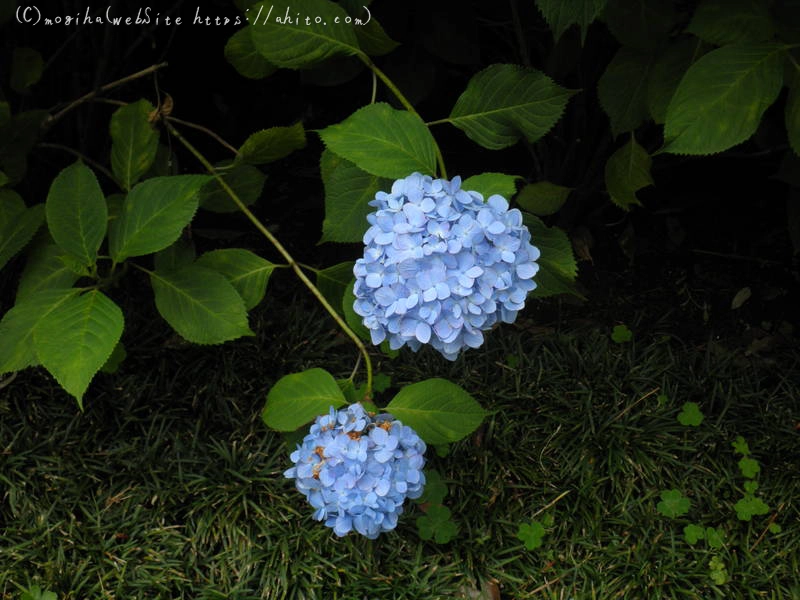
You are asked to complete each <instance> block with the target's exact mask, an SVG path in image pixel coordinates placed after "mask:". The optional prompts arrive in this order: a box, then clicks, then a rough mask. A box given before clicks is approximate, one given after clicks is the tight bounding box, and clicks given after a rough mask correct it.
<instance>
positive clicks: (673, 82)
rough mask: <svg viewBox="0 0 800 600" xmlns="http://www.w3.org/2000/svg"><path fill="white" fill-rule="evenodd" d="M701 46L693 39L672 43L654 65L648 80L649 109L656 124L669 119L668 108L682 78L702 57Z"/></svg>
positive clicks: (682, 39) (678, 40)
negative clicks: (697, 59)
mask: <svg viewBox="0 0 800 600" xmlns="http://www.w3.org/2000/svg"><path fill="white" fill-rule="evenodd" d="M699 46H700V44H699V42H698V41H697V40H695V39H693V38H679V39H677V40H675V41H673V42H671V43H670V45H669V46H667V48H666V49H665V50H664V52H663V53H661V54H660V55H659V56H658V58H657V59H656V61H655V63H654V64H653V69H652V71H651V72H650V77H649V78H648V80H647V107H648V109H649V111H650V116H651V117H652V118H653V120H654V121H655V122H656V123H659V124H661V123H664V120H665V119H666V118H667V107H668V106H669V102H670V100H671V99H672V96H674V95H675V90H676V89H678V84H679V83H680V82H681V78H682V77H683V76H684V74H685V73H686V70H687V69H688V68H689V67H690V66H691V65H692V63H693V62H694V61H695V60H696V58H698V57H699V56H700V55H701V52H700V49H699Z"/></svg>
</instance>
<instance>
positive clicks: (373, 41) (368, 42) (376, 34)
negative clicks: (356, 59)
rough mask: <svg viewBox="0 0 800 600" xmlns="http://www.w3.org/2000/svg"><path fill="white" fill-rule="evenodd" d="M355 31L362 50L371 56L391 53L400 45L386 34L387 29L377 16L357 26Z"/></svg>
mask: <svg viewBox="0 0 800 600" xmlns="http://www.w3.org/2000/svg"><path fill="white" fill-rule="evenodd" d="M355 32H356V39H358V45H359V46H360V47H361V50H363V51H364V53H365V54H369V55H370V56H383V55H384V54H389V52H391V51H392V50H394V49H395V48H397V47H398V46H399V45H400V44H399V43H398V42H395V41H394V40H393V39H392V38H390V37H389V36H388V35H387V34H386V31H384V29H383V27H382V26H381V24H380V23H379V22H378V20H377V19H375V18H372V19H371V20H370V21H369V22H367V23H365V24H364V25H359V26H357V27H356V28H355Z"/></svg>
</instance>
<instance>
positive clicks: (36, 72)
mask: <svg viewBox="0 0 800 600" xmlns="http://www.w3.org/2000/svg"><path fill="white" fill-rule="evenodd" d="M43 70H44V59H43V58H42V55H41V54H39V52H38V51H37V50H34V49H33V48H14V53H13V54H12V57H11V79H10V81H9V83H10V85H11V89H12V90H14V91H15V92H18V93H20V94H22V93H24V92H25V91H26V90H27V89H28V88H29V87H31V86H32V85H33V84H35V83H36V82H37V81H39V79H41V77H42V71H43Z"/></svg>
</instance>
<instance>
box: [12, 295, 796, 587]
mask: <svg viewBox="0 0 800 600" xmlns="http://www.w3.org/2000/svg"><path fill="white" fill-rule="evenodd" d="M253 324H254V329H256V330H257V331H258V332H259V336H258V337H257V338H251V339H248V340H241V341H238V342H235V343H231V344H228V345H225V346H222V347H220V348H198V347H194V346H183V345H180V344H175V343H174V340H172V341H170V342H169V343H168V344H167V345H166V346H165V345H164V344H163V340H161V338H160V337H159V335H158V332H159V327H160V325H159V324H158V323H157V322H156V323H154V324H153V325H152V326H151V329H148V327H147V326H146V324H143V325H142V327H141V328H138V329H136V328H132V330H133V331H136V337H135V338H134V339H133V344H132V347H131V348H130V349H129V354H130V358H129V360H128V361H127V362H126V363H125V364H124V366H123V367H122V369H121V370H120V372H119V373H118V374H116V375H114V376H106V375H101V376H100V377H99V378H98V380H97V381H95V383H93V385H92V388H91V389H90V392H89V394H88V396H87V398H86V411H85V413H83V414H81V413H79V412H78V411H77V409H76V407H75V405H74V402H73V401H71V400H70V399H69V398H68V397H67V396H66V395H65V394H64V393H63V392H61V391H60V390H59V389H58V388H57V386H55V384H54V383H52V382H51V381H50V380H49V379H48V378H47V376H45V375H43V374H41V373H39V372H37V371H31V372H28V373H25V374H23V375H20V376H19V377H18V378H17V379H16V380H15V381H14V382H13V383H12V384H11V385H10V386H8V387H7V388H5V389H3V390H2V391H0V394H2V396H0V410H2V411H3V412H2V416H0V419H1V420H0V486H1V487H0V525H2V531H0V597H2V598H16V597H17V596H18V592H17V586H18V585H22V586H25V585H27V584H28V583H38V584H39V585H41V586H42V587H43V588H48V589H51V590H53V591H56V592H57V593H58V594H59V598H60V599H64V598H75V599H77V598H92V599H94V598H119V599H122V598H126V599H127V598H187V599H188V598H201V599H217V598H236V599H256V598H292V599H301V598H308V599H311V598H320V599H335V598H340V599H362V598H368V599H373V598H377V599H382V598H402V599H428V598H431V599H433V598H481V597H485V598H490V597H491V596H488V595H487V596H478V595H476V594H477V589H478V588H480V587H481V586H482V585H484V584H487V582H492V581H494V582H496V584H497V585H498V586H499V589H500V591H501V593H502V597H503V598H509V599H524V598H548V599H565V600H566V599H567V598H575V599H584V598H598V599H604V598H646V599H650V598H681V599H683V598H769V599H777V598H800V564H799V563H800V559H799V558H798V557H800V518H799V516H800V508H799V507H798V504H797V499H798V498H800V434H798V432H797V431H796V430H795V424H796V423H797V422H798V421H800V406H799V405H798V398H800V363H799V362H798V356H797V355H796V354H795V355H793V354H791V353H786V354H784V355H783V356H780V357H777V359H776V360H775V361H773V362H772V363H770V364H767V365H764V364H761V363H759V362H757V361H754V360H751V359H747V358H745V357H744V356H743V355H742V353H741V352H737V351H735V350H733V349H726V348H725V346H724V344H705V345H703V346H702V347H689V346H685V345H684V344H682V343H681V342H680V341H679V340H677V339H675V338H671V337H669V336H663V335H659V334H655V333H653V334H646V333H641V334H640V332H638V331H637V327H635V326H633V329H634V332H635V341H634V342H633V343H630V344H625V345H617V344H614V343H612V342H611V341H610V340H609V333H610V331H611V327H612V325H613V323H608V324H600V325H599V326H594V327H586V326H584V327H578V326H570V325H569V323H566V324H562V325H561V327H560V328H559V329H558V331H540V330H530V329H526V328H525V327H512V326H504V327H503V328H502V329H500V330H498V331H496V332H494V333H493V334H491V335H490V336H488V342H487V345H486V347H485V348H483V349H481V350H480V351H472V352H470V353H468V354H467V355H466V357H465V358H462V359H460V360H459V361H457V362H456V363H448V362H447V361H445V360H443V359H441V358H439V357H437V356H436V355H435V354H434V353H433V352H422V353H420V354H419V355H413V354H411V353H405V352H404V353H403V354H402V355H401V357H400V358H398V359H397V360H395V361H389V360H387V359H380V358H379V359H378V361H379V363H380V368H381V370H382V371H383V372H386V373H388V374H390V375H391V377H392V381H393V385H394V386H395V388H394V389H396V386H399V385H401V384H404V383H410V382H413V381H417V380H419V379H422V378H427V377H434V376H441V377H447V378H450V379H452V380H454V381H456V382H458V383H459V384H461V385H462V386H464V387H465V388H466V389H467V390H469V391H471V392H472V393H473V394H474V395H475V397H476V398H477V399H478V400H479V401H480V402H481V403H482V404H483V405H484V406H485V407H487V408H489V409H491V410H492V411H494V412H493V414H492V416H491V417H489V418H488V419H487V420H486V422H485V424H484V425H483V426H482V427H481V428H480V429H479V430H478V431H477V432H476V434H475V435H473V436H472V437H470V438H469V439H467V440H465V441H463V442H461V443H459V444H456V445H454V446H453V447H452V448H451V452H450V455H449V456H447V457H445V458H440V457H437V456H435V453H434V452H433V451H431V452H429V454H430V456H431V458H430V462H429V465H430V466H431V467H432V468H436V469H437V470H438V471H439V472H440V473H441V474H442V475H443V476H444V478H445V480H446V482H447V484H448V487H449V492H450V493H449V495H448V497H447V498H446V499H445V503H446V504H447V506H449V507H450V508H451V509H452V511H453V518H454V520H455V521H456V523H457V525H458V527H459V535H458V537H457V538H456V539H455V540H454V541H452V542H451V543H449V544H446V545H441V546H439V545H436V544H433V543H429V542H422V541H420V539H419V536H418V534H417V531H416V526H415V520H416V518H417V517H418V516H420V515H421V514H423V513H422V512H421V511H420V509H419V508H418V507H416V506H413V507H409V510H408V513H407V514H406V515H404V516H403V517H402V518H401V524H400V526H399V527H398V529H397V531H396V532H392V533H390V534H387V535H384V536H382V537H381V538H379V539H378V540H376V541H374V542H370V541H368V540H363V539H361V538H359V537H354V536H349V537H347V538H344V539H338V538H336V537H335V536H333V535H332V533H331V532H330V530H329V529H327V528H325V527H323V526H321V525H320V524H318V523H316V522H314V521H312V520H311V518H310V516H309V514H310V511H309V510H308V508H307V507H306V506H305V505H304V502H303V499H302V497H301V496H300V495H299V494H298V493H297V492H295V491H294V489H293V486H292V483H291V482H290V481H287V480H285V479H284V478H283V476H282V472H283V471H284V469H286V468H287V467H288V458H287V453H288V451H287V447H286V445H285V443H284V441H283V438H282V437H281V436H279V435H276V434H274V433H271V432H269V431H268V430H266V429H265V427H264V426H263V424H262V423H261V420H260V410H261V408H262V406H263V400H264V397H265V395H266V392H267V390H268V389H269V387H270V386H271V385H272V383H274V381H275V380H276V379H277V378H278V377H280V376H281V375H283V374H286V373H289V372H294V371H299V370H302V369H304V368H310V367H312V366H321V367H324V368H327V369H329V370H331V371H332V372H333V373H334V374H335V375H336V376H340V377H346V376H347V375H349V373H350V371H351V370H352V368H353V365H354V361H355V358H356V352H355V351H354V350H353V349H352V348H351V346H350V345H349V343H348V342H347V340H346V339H345V338H343V337H342V336H341V335H339V334H337V333H336V332H335V331H333V329H332V324H331V322H330V321H329V320H327V319H325V318H324V316H323V315H322V314H321V313H320V312H319V311H317V310H316V309H314V308H313V307H312V308H309V306H307V305H305V304H303V303H299V304H297V303H288V305H287V306H286V307H284V308H279V307H278V305H277V303H276V302H274V301H271V300H269V299H268V300H267V301H266V305H265V306H264V307H263V308H262V309H260V310H259V311H257V314H256V315H255V316H254V323H253ZM509 356H514V357H516V358H515V359H511V360H509V359H508V357H509ZM515 362H516V364H514V363H515ZM512 365H513V366H512ZM394 389H392V390H389V391H388V392H387V393H386V394H384V395H383V397H379V398H378V400H379V402H385V401H387V400H388V399H390V398H391V395H392V393H393V391H394ZM662 393H663V394H666V395H667V397H668V400H667V401H666V402H665V403H663V404H661V405H659V403H658V402H657V396H658V395H659V394H662ZM685 401H695V402H697V403H698V404H700V406H701V408H702V410H703V412H704V413H705V415H706V418H705V421H704V422H703V423H702V425H701V426H700V427H697V428H691V427H684V426H681V425H680V424H679V423H678V422H677V420H676V415H677V413H678V412H679V410H680V406H681V405H682V404H683V402H685ZM737 435H741V436H743V437H744V438H745V439H746V440H747V441H748V442H749V444H750V447H751V449H752V451H753V453H754V457H755V458H756V459H757V460H758V461H759V463H760V464H761V469H762V470H761V473H760V474H759V476H758V481H759V484H760V488H759V490H758V495H759V496H760V497H761V498H762V499H764V501H766V502H767V503H768V504H769V505H770V508H771V511H770V514H769V515H766V516H763V517H755V518H754V519H753V520H752V521H751V522H750V523H745V522H741V521H738V520H737V518H736V514H735V511H734V509H733V505H734V503H735V502H736V501H737V500H738V499H739V497H741V494H742V491H743V488H742V484H743V482H744V479H743V478H742V476H741V475H740V474H739V471H738V468H737V465H736V462H737V460H738V457H737V456H736V455H734V453H733V451H732V448H731V446H730V443H731V441H732V440H733V439H734V438H735V437H736V436H737ZM671 488H677V489H679V490H681V491H682V492H683V493H684V494H685V495H686V496H688V497H689V498H690V499H691V501H692V507H691V510H690V512H689V514H688V515H687V516H686V517H683V518H679V519H674V520H672V519H667V518H665V517H663V516H661V515H659V514H658V512H657V511H656V504H657V503H658V501H659V493H660V492H661V491H662V490H667V489H671ZM565 493H566V495H563V497H561V499H560V500H558V502H556V503H555V504H553V505H552V506H551V507H550V508H547V509H546V510H545V511H543V512H541V511H542V509H543V508H545V507H547V506H548V505H549V504H551V503H552V502H553V501H554V500H556V499H557V498H558V497H559V496H561V495H562V494H565ZM779 508H780V510H779V511H778V509H779ZM776 512H777V516H776V517H775V522H776V523H779V524H780V525H781V526H782V528H783V531H782V532H781V533H779V534H772V533H766V535H763V537H762V533H763V532H764V530H765V529H766V526H767V524H768V522H769V521H770V518H771V517H772V516H773V515H775V514H776ZM535 515H536V517H535V518H537V519H540V520H542V519H546V520H547V521H548V522H550V519H552V525H551V526H550V527H548V529H547V534H546V537H545V539H544V544H543V545H542V546H541V547H540V548H538V549H537V550H534V551H528V550H526V549H525V547H524V546H523V544H522V542H521V541H520V540H518V539H517V538H516V532H517V528H518V526H519V524H520V523H523V522H530V520H531V519H532V518H534V516H535ZM690 522H692V523H697V524H702V525H704V526H714V527H716V528H717V529H719V530H721V531H723V532H724V536H725V542H726V545H725V547H724V548H723V549H721V550H709V549H708V547H707V546H706V545H705V543H704V542H700V543H699V544H697V545H696V546H694V547H691V546H689V545H688V544H687V543H686V542H685V541H684V540H683V534H682V529H683V526H684V525H685V524H687V523H690ZM714 555H719V556H720V557H721V558H722V560H723V561H724V563H725V565H726V568H727V570H728V573H729V574H730V577H731V581H730V582H729V583H726V584H724V585H722V586H719V587H717V586H715V585H714V584H713V582H712V580H711V579H710V577H709V569H708V563H709V560H710V559H711V557H712V556H714Z"/></svg>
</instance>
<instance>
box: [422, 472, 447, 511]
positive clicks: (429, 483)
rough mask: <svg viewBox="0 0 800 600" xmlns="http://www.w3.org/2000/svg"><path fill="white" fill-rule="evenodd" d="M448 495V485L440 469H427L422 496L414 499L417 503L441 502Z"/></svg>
mask: <svg viewBox="0 0 800 600" xmlns="http://www.w3.org/2000/svg"><path fill="white" fill-rule="evenodd" d="M445 496H447V485H446V484H445V482H444V480H443V479H442V476H441V475H440V474H439V471H437V470H436V469H425V488H424V491H423V492H422V496H420V497H419V498H417V499H416V500H414V502H416V503H417V504H426V503H427V504H441V503H442V502H443V501H444V498H445Z"/></svg>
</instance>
